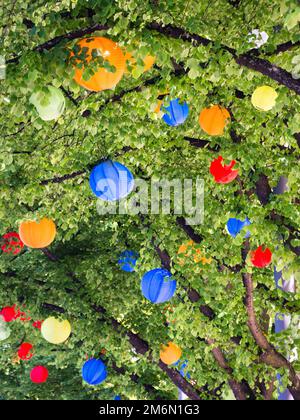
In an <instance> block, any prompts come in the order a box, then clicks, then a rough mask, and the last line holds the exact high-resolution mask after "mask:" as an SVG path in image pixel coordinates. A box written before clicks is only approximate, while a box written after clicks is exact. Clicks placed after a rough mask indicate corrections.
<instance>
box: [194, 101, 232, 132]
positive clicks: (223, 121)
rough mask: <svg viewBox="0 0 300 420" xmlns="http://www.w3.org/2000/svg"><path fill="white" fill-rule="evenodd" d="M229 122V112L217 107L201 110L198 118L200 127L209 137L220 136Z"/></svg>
mask: <svg viewBox="0 0 300 420" xmlns="http://www.w3.org/2000/svg"><path fill="white" fill-rule="evenodd" d="M229 121H230V114H229V112H228V111H227V109H226V108H223V107H221V106H219V105H213V106H212V107H210V108H206V109H203V111H201V113H200V116H199V124H200V127H201V128H202V130H203V131H205V132H206V133H207V134H209V135H211V136H222V135H223V134H224V129H225V127H226V125H227V124H228V123H229Z"/></svg>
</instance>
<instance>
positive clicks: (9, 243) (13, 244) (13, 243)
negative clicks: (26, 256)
mask: <svg viewBox="0 0 300 420" xmlns="http://www.w3.org/2000/svg"><path fill="white" fill-rule="evenodd" d="M2 241H3V245H2V246H1V249H2V251H3V252H5V253H6V254H13V255H18V254H19V253H20V252H21V251H22V249H23V248H24V244H23V242H22V241H21V238H20V235H19V234H18V233H17V232H9V233H6V234H5V235H3V236H2Z"/></svg>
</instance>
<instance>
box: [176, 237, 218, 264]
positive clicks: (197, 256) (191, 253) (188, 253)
mask: <svg viewBox="0 0 300 420" xmlns="http://www.w3.org/2000/svg"><path fill="white" fill-rule="evenodd" d="M177 254H178V255H183V256H184V257H186V258H182V257H179V258H178V264H179V265H181V266H183V265H184V264H185V262H186V260H187V258H192V259H193V261H194V263H196V264H198V263H200V262H201V263H202V264H203V265H205V264H211V261H212V259H211V258H206V257H205V256H204V255H203V254H202V252H201V250H200V249H199V248H196V244H195V242H194V241H192V240H191V241H188V242H186V243H184V244H182V245H181V246H180V247H179V249H178V251H177Z"/></svg>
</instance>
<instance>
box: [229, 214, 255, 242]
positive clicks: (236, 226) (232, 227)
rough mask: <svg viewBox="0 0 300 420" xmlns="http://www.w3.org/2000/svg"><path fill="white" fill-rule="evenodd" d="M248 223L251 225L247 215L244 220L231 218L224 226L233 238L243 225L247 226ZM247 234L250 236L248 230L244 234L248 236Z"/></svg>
mask: <svg viewBox="0 0 300 420" xmlns="http://www.w3.org/2000/svg"><path fill="white" fill-rule="evenodd" d="M249 225H251V222H250V220H249V219H248V217H246V219H245V220H244V221H242V220H239V219H235V218H232V219H229V220H228V222H227V225H226V228H227V232H228V233H229V234H230V235H231V236H232V237H233V238H235V237H236V236H237V235H238V234H239V233H240V232H241V230H242V229H243V228H244V227H245V226H249ZM249 236H250V232H249V231H248V232H247V233H246V235H245V238H249Z"/></svg>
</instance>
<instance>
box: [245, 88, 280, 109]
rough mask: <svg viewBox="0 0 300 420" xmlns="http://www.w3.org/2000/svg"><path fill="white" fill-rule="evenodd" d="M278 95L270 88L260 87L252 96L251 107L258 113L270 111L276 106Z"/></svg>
mask: <svg viewBox="0 0 300 420" xmlns="http://www.w3.org/2000/svg"><path fill="white" fill-rule="evenodd" d="M277 97H278V94H277V92H276V90H275V89H274V88H272V87H270V86H260V87H258V88H257V89H255V91H254V93H253V95H252V99H251V101H252V105H253V106H254V107H255V108H257V109H259V110H260V111H270V110H271V109H272V108H274V106H275V105H276V99H277Z"/></svg>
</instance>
